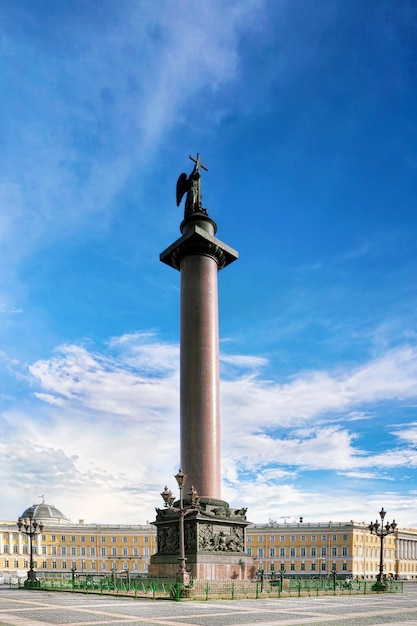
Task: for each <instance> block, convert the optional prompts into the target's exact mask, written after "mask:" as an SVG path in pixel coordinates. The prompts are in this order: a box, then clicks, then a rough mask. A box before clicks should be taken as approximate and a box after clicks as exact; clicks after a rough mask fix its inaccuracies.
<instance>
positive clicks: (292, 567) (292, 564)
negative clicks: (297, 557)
mask: <svg viewBox="0 0 417 626" xmlns="http://www.w3.org/2000/svg"><path fill="white" fill-rule="evenodd" d="M290 570H291V571H292V572H294V571H295V563H291V565H290Z"/></svg>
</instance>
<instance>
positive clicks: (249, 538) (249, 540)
mask: <svg viewBox="0 0 417 626" xmlns="http://www.w3.org/2000/svg"><path fill="white" fill-rule="evenodd" d="M247 542H248V543H251V542H252V537H251V536H250V535H248V537H247Z"/></svg>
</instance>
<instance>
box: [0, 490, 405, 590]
mask: <svg viewBox="0 0 417 626" xmlns="http://www.w3.org/2000/svg"><path fill="white" fill-rule="evenodd" d="M30 509H31V510H32V511H33V514H34V518H36V519H37V521H38V522H42V523H43V524H44V528H43V530H42V532H41V533H38V534H37V535H36V537H35V538H34V540H33V560H34V569H35V570H36V571H37V573H38V575H40V576H42V575H48V576H51V575H54V576H55V575H56V576H60V575H65V574H67V575H70V574H71V570H72V571H74V572H76V574H77V575H82V574H86V575H89V574H104V575H109V574H112V573H116V572H118V573H121V572H129V574H132V575H135V574H136V575H146V574H147V572H148V565H149V562H150V557H151V556H152V555H153V554H154V553H155V552H157V547H156V528H155V526H153V525H152V524H148V523H147V524H143V525H140V524H137V525H123V524H85V523H84V522H83V520H79V522H78V523H73V522H71V521H70V520H68V519H67V518H66V517H65V516H64V515H63V514H62V513H61V512H60V511H59V510H58V509H57V508H56V507H54V506H52V505H48V504H46V503H45V502H42V503H41V504H38V505H33V507H30ZM28 511H29V509H27V510H26V511H25V512H24V513H23V514H22V517H27V513H28ZM22 530H23V532H19V529H18V527H17V524H16V522H10V521H3V522H1V521H0V582H2V580H6V581H7V580H8V579H9V578H10V577H11V576H18V577H22V578H25V577H26V573H27V570H28V569H29V564H30V563H29V561H30V540H29V537H28V535H27V534H26V533H25V532H24V529H23V528H22ZM383 546H384V548H383V549H384V573H385V574H386V575H393V576H399V577H400V578H404V579H407V578H409V579H417V530H416V529H401V528H397V529H396V532H395V534H394V535H388V536H387V537H386V538H385V539H384V543H383ZM246 550H247V554H248V556H252V557H253V562H254V567H253V572H254V573H256V572H257V571H259V570H264V572H265V573H270V572H279V571H285V572H286V574H289V575H294V576H304V575H308V576H315V575H327V574H330V573H331V572H332V571H336V572H337V573H338V574H342V575H345V576H346V577H353V578H364V579H375V578H376V576H377V574H378V573H379V562H380V539H379V537H377V536H375V535H372V534H371V533H370V531H369V528H368V525H367V524H365V523H356V522H353V521H350V522H326V523H323V522H320V523H309V522H307V523H304V522H303V521H301V520H300V522H299V523H296V522H294V523H276V522H270V523H268V524H251V525H250V526H248V527H247V529H246Z"/></svg>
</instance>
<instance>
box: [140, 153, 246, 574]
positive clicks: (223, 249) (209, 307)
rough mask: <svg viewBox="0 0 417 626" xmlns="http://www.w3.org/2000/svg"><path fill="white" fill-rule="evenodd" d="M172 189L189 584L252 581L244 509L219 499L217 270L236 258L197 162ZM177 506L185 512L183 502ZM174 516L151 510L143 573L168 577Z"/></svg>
mask: <svg viewBox="0 0 417 626" xmlns="http://www.w3.org/2000/svg"><path fill="white" fill-rule="evenodd" d="M190 159H191V160H192V161H193V162H194V163H195V166H194V169H193V171H192V172H191V174H190V175H189V176H188V177H187V175H186V174H181V175H180V177H179V179H178V183H177V205H179V204H180V203H181V200H182V198H183V196H184V194H187V196H186V202H185V211H184V220H183V221H182V223H181V225H180V230H181V234H182V237H180V239H178V240H177V241H176V242H174V243H173V244H172V245H171V246H170V247H169V248H167V249H166V250H165V251H164V252H162V254H161V255H160V259H161V261H162V262H163V263H166V264H167V265H169V266H171V267H173V268H174V269H177V270H179V271H180V273H181V342H180V344H181V347H180V352H181V359H180V361H181V372H180V374H181V375H180V378H181V389H180V396H181V410H180V427H181V428H180V429H181V467H182V469H183V470H184V473H185V474H186V475H187V476H188V478H187V486H189V487H191V486H192V487H193V488H195V489H196V490H197V492H198V494H199V496H200V497H199V502H198V505H197V507H196V508H194V510H193V512H191V511H189V513H188V514H187V515H186V517H185V518H184V531H185V532H184V540H185V551H186V557H187V567H188V569H190V570H191V575H192V576H194V577H197V578H206V579H215V578H232V577H233V578H240V577H248V576H251V575H253V571H254V567H253V559H252V558H251V557H248V556H247V555H246V553H245V528H246V526H247V525H248V523H249V522H248V521H247V520H246V509H236V508H231V507H230V506H229V504H228V503H227V502H225V501H224V500H222V499H221V493H220V482H221V480H220V478H221V470H220V405H219V395H220V394H219V331H218V282H217V281H218V279H217V275H218V271H219V270H221V269H223V268H224V267H226V266H227V265H229V264H230V263H232V262H233V261H235V260H236V259H237V258H238V253H237V252H236V250H234V249H233V248H231V247H230V246H228V245H226V244H225V243H223V242H222V241H220V240H219V239H217V238H216V237H215V234H216V230H217V226H216V223H215V222H214V221H213V220H212V219H211V218H210V217H209V216H208V213H207V210H206V209H204V208H203V206H202V196H201V187H200V179H201V168H203V169H205V170H207V168H206V166H204V165H203V164H202V163H201V161H200V155H199V154H197V158H196V159H195V158H194V157H191V156H190ZM184 505H185V506H187V500H185V502H184ZM178 522H179V517H178V513H176V512H175V511H173V510H170V509H157V518H156V521H155V522H154V523H155V525H156V526H157V538H158V552H157V554H156V555H154V556H153V557H152V559H151V566H150V570H149V573H150V574H152V575H158V576H162V575H165V576H171V575H173V574H175V572H176V571H177V569H178V547H179V523H178Z"/></svg>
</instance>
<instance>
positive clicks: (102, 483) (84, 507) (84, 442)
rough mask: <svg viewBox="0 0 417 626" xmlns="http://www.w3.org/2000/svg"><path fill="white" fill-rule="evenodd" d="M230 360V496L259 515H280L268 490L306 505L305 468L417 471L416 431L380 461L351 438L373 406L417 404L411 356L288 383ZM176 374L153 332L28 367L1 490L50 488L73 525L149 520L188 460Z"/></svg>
mask: <svg viewBox="0 0 417 626" xmlns="http://www.w3.org/2000/svg"><path fill="white" fill-rule="evenodd" d="M228 358H229V361H231V362H233V364H234V366H235V367H236V374H235V377H234V378H233V379H229V380H227V381H224V382H223V383H222V388H223V404H222V414H223V418H222V429H223V441H222V471H223V477H224V493H223V497H225V498H227V499H230V500H231V501H232V502H237V503H238V505H239V506H240V505H241V504H244V505H245V506H250V507H252V512H251V517H254V516H255V518H256V519H261V517H260V516H261V515H264V514H265V515H266V514H268V515H269V513H268V511H267V509H268V508H270V504H265V505H264V504H263V503H262V502H261V503H260V502H257V497H255V496H254V495H253V494H254V493H258V492H259V491H262V493H263V494H265V498H268V502H269V503H271V502H273V503H274V506H275V507H278V508H279V506H281V505H282V506H285V505H287V506H288V507H290V506H291V507H292V509H291V510H295V509H296V508H297V507H298V506H299V505H300V508H302V507H301V503H302V504H303V507H304V503H305V501H306V499H308V497H309V496H307V492H308V488H307V487H306V488H305V489H303V490H301V491H300V488H299V487H297V486H296V482H297V479H298V475H299V472H300V471H306V470H309V471H316V470H320V471H323V470H326V471H336V472H338V473H339V474H342V473H344V474H345V475H346V476H348V477H349V478H350V479H351V480H354V479H363V478H367V479H368V480H369V479H371V478H372V477H375V478H383V479H387V478H388V477H389V473H387V472H390V471H392V470H393V469H395V468H401V467H409V468H410V469H411V468H413V467H416V466H417V451H416V450H415V449H414V448H413V447H411V448H410V447H409V446H408V443H410V442H411V443H412V444H413V445H414V443H415V439H414V437H415V425H414V424H411V425H410V427H406V426H404V427H402V428H401V429H400V430H397V431H395V432H394V434H393V435H392V437H393V439H392V441H391V442H390V444H389V447H387V449H386V450H384V451H381V452H380V453H378V454H375V453H373V452H372V451H370V450H366V449H365V448H363V446H360V445H359V446H358V445H357V444H358V441H359V440H358V434H357V433H356V432H354V431H353V430H351V428H352V427H353V425H354V424H356V423H357V424H358V425H360V424H361V422H362V421H363V419H362V417H363V415H362V413H363V411H364V408H363V406H362V405H364V404H366V402H367V401H369V402H375V401H379V400H396V399H397V398H398V397H399V395H401V397H406V396H407V397H409V398H412V397H415V396H416V394H417V392H416V389H417V385H416V384H415V382H416V375H415V368H416V365H415V360H416V355H415V352H414V350H413V349H412V348H403V349H397V350H394V351H391V352H388V353H386V354H385V355H383V356H381V357H380V358H378V359H375V360H374V361H371V362H369V363H365V364H363V365H360V366H357V367H355V368H351V369H346V370H345V371H343V372H341V371H340V370H339V371H338V372H336V373H331V372H318V373H312V374H310V375H307V374H305V373H304V374H301V375H300V376H299V377H298V378H297V377H294V378H293V379H292V380H291V381H290V382H287V383H285V384H278V383H276V382H274V381H271V380H269V381H265V380H263V379H262V377H261V375H260V374H257V375H255V374H252V375H251V376H248V375H247V374H246V373H245V372H246V370H247V365H248V364H249V366H251V365H252V364H253V363H255V364H256V363H257V364H258V365H262V360H260V361H259V362H258V361H257V360H256V359H255V360H254V361H253V362H252V359H251V357H244V358H240V357H238V358H236V359H234V358H233V357H228ZM239 365H241V366H242V368H241V369H240V371H241V372H243V374H241V375H240V374H239V368H238V366H239ZM177 368H178V346H177V345H175V344H170V343H168V342H163V341H161V340H159V339H158V338H157V337H156V336H155V335H154V334H153V333H137V334H131V335H124V336H122V337H115V338H113V339H111V340H110V341H109V342H108V345H107V349H106V354H103V353H102V352H99V351H92V350H91V349H87V347H86V346H76V345H66V346H61V347H60V348H58V349H57V350H56V353H55V354H54V355H53V356H52V357H51V358H50V359H45V360H41V361H37V362H36V363H34V364H33V365H32V366H30V368H29V371H30V374H31V376H32V387H33V389H34V394H35V397H36V398H37V401H36V403H35V404H33V405H32V406H31V408H30V409H29V410H28V409H24V408H22V409H21V410H20V411H19V412H17V411H16V410H14V411H13V412H6V413H4V414H3V417H2V420H1V421H0V428H1V434H2V446H3V448H4V450H3V458H4V460H5V463H4V464H3V466H2V467H3V469H2V472H0V474H2V475H0V480H1V481H2V484H3V485H6V484H7V474H9V473H11V474H12V475H14V476H22V477H23V475H25V476H26V479H25V481H22V482H21V483H20V484H22V485H24V487H23V486H22V489H24V490H25V492H27V493H35V492H37V491H39V489H41V491H42V492H43V491H45V492H46V493H47V494H49V497H50V498H51V497H53V498H54V499H55V500H56V502H55V504H57V505H58V502H59V501H62V503H63V504H61V507H62V508H63V509H66V510H65V511H64V512H65V513H66V514H67V515H69V516H70V517H71V516H72V517H74V518H77V517H78V516H79V517H84V518H90V519H92V518H95V519H98V518H97V516H98V515H99V516H101V517H102V521H105V519H106V516H107V515H109V517H107V519H108V520H109V521H118V520H122V519H123V520H125V521H126V520H132V521H133V520H134V519H135V520H138V516H139V517H140V516H141V515H142V516H144V517H146V519H148V518H149V516H150V510H149V505H151V510H152V507H153V506H157V505H158V504H159V496H158V494H159V491H160V489H161V488H162V487H163V483H164V484H165V482H167V481H168V482H169V477H170V475H171V474H174V473H175V471H176V470H177V466H178V464H179V414H178V407H179V391H178V390H179V378H178V374H177ZM365 381H366V384H365ZM359 406H360V407H361V408H360V409H359V408H357V407H359ZM356 411H358V412H359V417H360V419H359V420H356V421H352V420H349V422H348V423H349V425H350V429H349V430H348V429H347V428H346V422H345V420H344V416H345V415H346V416H347V417H348V419H349V416H350V417H352V414H353V417H354V418H355V415H356ZM335 412H337V413H338V415H339V417H340V420H341V422H340V423H336V420H335ZM326 416H328V422H329V423H327V424H326ZM356 416H357V415H356ZM369 419H371V418H370V417H369ZM398 441H400V444H401V442H402V445H398ZM16 442H19V443H16ZM395 443H397V445H395ZM375 468H378V471H377V470H376V469H375ZM13 484H14V485H15V484H16V481H15V480H14V482H13ZM4 489H6V490H7V487H6V488H3V491H4ZM324 491H325V489H324ZM98 493H100V494H101V495H100V497H101V499H102V504H101V505H100V498H99V496H98ZM142 494H143V497H142ZM263 497H264V496H263ZM242 498H243V503H242ZM109 499H111V501H112V502H113V505H114V506H113V509H112V510H111V508H110V507H109V506H108V500H109ZM93 502H94V507H93V506H92V503H93ZM332 506H333V507H334V505H332ZM330 508H331V507H330ZM312 510H313V509H311V511H312ZM323 510H324V508H323ZM74 511H76V513H75V514H74ZM116 511H117V516H116V517H117V519H115V517H114V515H115V512H116ZM300 514H301V513H300ZM311 514H312V513H311ZM271 515H272V513H271ZM275 515H276V513H273V516H275ZM264 519H268V517H267V518H264Z"/></svg>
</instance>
